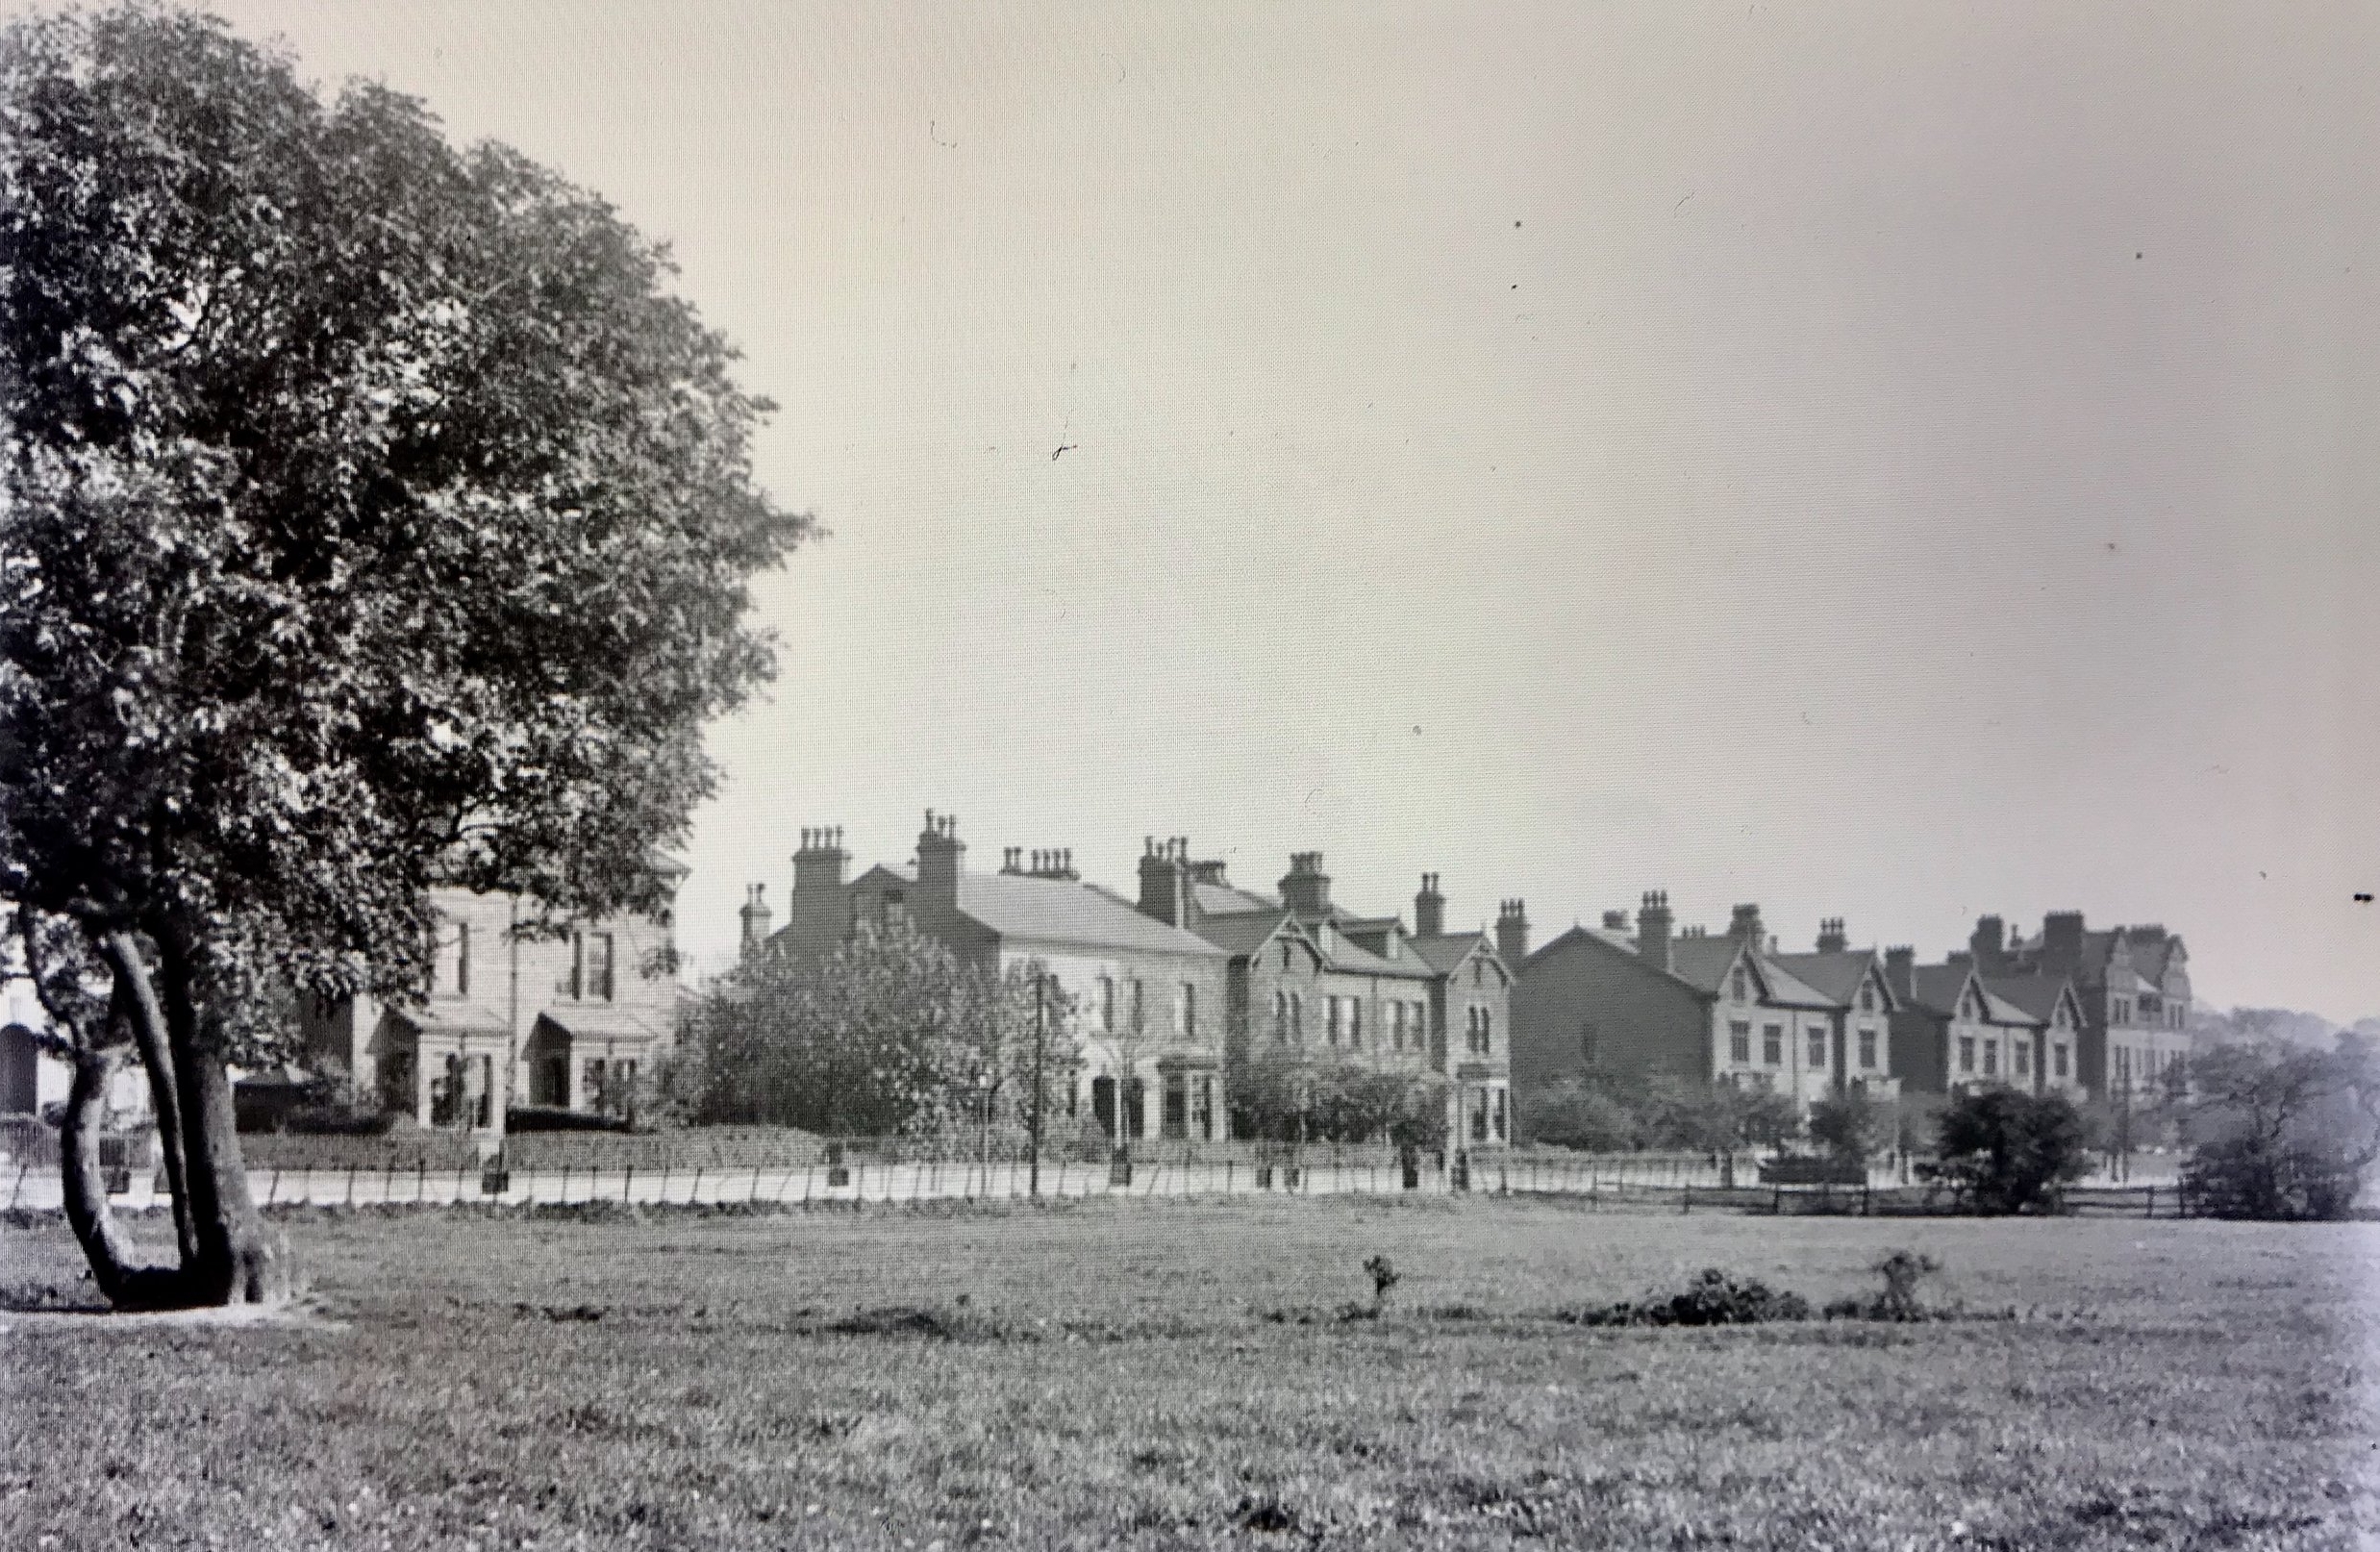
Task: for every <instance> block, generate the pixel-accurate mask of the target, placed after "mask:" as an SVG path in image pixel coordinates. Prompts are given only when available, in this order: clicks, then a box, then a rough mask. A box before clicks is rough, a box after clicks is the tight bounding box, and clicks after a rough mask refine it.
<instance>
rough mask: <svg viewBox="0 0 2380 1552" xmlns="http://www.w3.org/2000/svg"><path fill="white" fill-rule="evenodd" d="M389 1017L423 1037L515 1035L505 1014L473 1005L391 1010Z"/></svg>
mask: <svg viewBox="0 0 2380 1552" xmlns="http://www.w3.org/2000/svg"><path fill="white" fill-rule="evenodd" d="M388 1016H389V1017H390V1018H393V1019H395V1020H396V1021H397V1022H398V1023H400V1024H403V1025H405V1026H406V1027H407V1028H409V1029H412V1030H413V1031H415V1032H416V1033H418V1034H423V1035H502V1036H504V1037H506V1038H507V1039H510V1038H511V1036H512V1033H513V1031H512V1028H511V1026H510V1025H508V1024H506V1023H505V1021H504V1018H503V1016H502V1015H501V1014H493V1013H489V1011H488V1010H487V1009H485V1008H481V1007H477V1006H475V1005H473V1004H470V1003H464V1004H463V1005H462V1006H460V1007H449V1008H438V1007H429V1008H391V1009H389V1010H388Z"/></svg>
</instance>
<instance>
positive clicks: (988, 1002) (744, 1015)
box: [682, 924, 1081, 1140]
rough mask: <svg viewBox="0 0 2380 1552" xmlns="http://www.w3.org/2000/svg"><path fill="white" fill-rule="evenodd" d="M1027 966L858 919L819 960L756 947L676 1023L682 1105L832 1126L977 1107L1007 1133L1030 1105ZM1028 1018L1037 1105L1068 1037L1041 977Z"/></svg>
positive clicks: (925, 1131)
mask: <svg viewBox="0 0 2380 1552" xmlns="http://www.w3.org/2000/svg"><path fill="white" fill-rule="evenodd" d="M1037 968H1038V967H1037V966H1027V965H1012V966H1011V967H1010V968H1009V969H1008V970H1007V971H1006V972H1005V973H999V972H995V971H993V970H990V969H988V968H986V967H984V966H981V965H971V964H964V963H962V962H961V961H960V960H959V959H958V958H957V957H956V956H954V955H953V954H952V953H951V952H950V950H949V949H947V948H945V947H944V946H943V945H942V944H941V943H939V942H938V941H937V940H935V939H931V938H928V937H925V936H924V935H922V934H920V933H918V932H917V931H916V930H915V929H914V927H911V926H908V925H906V924H903V925H899V926H894V927H891V928H887V929H883V930H878V929H875V928H872V927H863V928H862V930H861V931H859V932H858V933H856V934H854V935H853V936H852V937H851V938H850V939H848V940H847V941H845V942H844V943H843V944H842V945H841V946H840V947H839V948H838V949H837V950H836V951H835V952H834V953H833V954H831V955H829V956H827V957H825V958H824V959H815V960H808V959H797V958H795V957H792V956H789V955H783V954H776V953H766V954H761V955H758V956H755V957H754V958H752V959H750V960H747V961H745V962H744V964H742V965H740V966H739V968H738V969H737V970H736V971H735V972H734V973H733V974H731V975H729V976H727V977H726V978H725V979H724V980H722V981H721V982H720V983H719V984H718V985H717V986H715V987H714V988H713V989H712V990H711V991H710V992H709V993H708V994H707V995H706V996H705V997H704V998H703V1000H702V1002H701V1003H700V1004H699V1005H698V1006H697V1008H696V1009H695V1011H694V1013H693V1014H692V1015H691V1018H690V1020H689V1028H688V1031H687V1034H686V1037H685V1039H684V1040H683V1041H682V1044H683V1045H684V1046H685V1047H686V1048H688V1049H689V1051H690V1052H691V1053H693V1055H692V1058H691V1060H692V1061H693V1062H694V1063H696V1064H698V1065H699V1068H700V1070H701V1073H702V1087H701V1095H700V1098H699V1100H698V1101H697V1102H696V1104H695V1107H694V1109H695V1114H696V1115H697V1116H698V1117H699V1118H701V1119H703V1120H711V1121H758V1122H766V1123H770V1124H774V1125H780V1126H798V1127H802V1128H804V1129H805V1130H808V1131H814V1132H818V1133H823V1134H825V1135H828V1136H833V1137H893V1136H903V1137H929V1138H930V1137H948V1136H967V1137H971V1136H972V1135H973V1134H974V1131H975V1129H976V1127H977V1126H978V1125H979V1124H981V1123H983V1122H984V1121H985V1120H987V1119H988V1120H989V1122H990V1125H991V1126H992V1128H993V1129H994V1130H995V1131H997V1132H998V1133H999V1135H1000V1136H1001V1137H1003V1138H1004V1139H1012V1140H1013V1139H1015V1138H1018V1137H1021V1136H1022V1135H1023V1134H1024V1131H1025V1129H1026V1128H1027V1127H1028V1126H1029V1125H1030V1122H1031V1117H1032V1110H1033V1092H1034V1089H1033V1085H1034V1035H1035V1019H1036V1006H1035V989H1034V978H1035V974H1036V971H1037ZM1040 1020H1041V1052H1040V1068H1041V1076H1042V1083H1043V1091H1042V1104H1043V1106H1044V1108H1045V1110H1046V1108H1047V1107H1048V1106H1049V1104H1050V1099H1049V1095H1050V1094H1051V1092H1053V1091H1057V1090H1062V1089H1063V1086H1064V1084H1065V1074H1066V1072H1067V1070H1068V1069H1069V1068H1070V1067H1072V1066H1073V1065H1075V1064H1076V1063H1077V1062H1078V1061H1079V1059H1080V1056H1081V1044H1080V1041H1079V1039H1077V1037H1076V1035H1075V1033H1074V1027H1073V1026H1074V1006H1073V1003H1072V1001H1071V1000H1070V999H1069V998H1068V997H1067V996H1066V994H1065V991H1064V990H1063V989H1061V988H1060V987H1058V986H1057V985H1056V983H1055V982H1054V981H1052V982H1050V983H1048V984H1046V985H1045V986H1044V987H1043V989H1042V991H1041V1003H1040ZM979 1076H980V1078H981V1079H982V1080H983V1081H982V1082H978V1078H979ZM986 1106H989V1115H988V1116H987V1115H986V1114H985V1113H984V1107H986ZM1045 1119H1046V1116H1045ZM1046 1130H1047V1128H1046V1127H1045V1132H1046Z"/></svg>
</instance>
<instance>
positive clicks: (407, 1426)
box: [0, 1199, 2380, 1552]
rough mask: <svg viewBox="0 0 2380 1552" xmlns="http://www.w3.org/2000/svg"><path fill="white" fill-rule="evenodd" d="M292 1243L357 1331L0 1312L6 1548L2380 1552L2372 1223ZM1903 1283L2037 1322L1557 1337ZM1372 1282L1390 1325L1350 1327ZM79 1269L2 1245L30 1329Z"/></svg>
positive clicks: (644, 1236)
mask: <svg viewBox="0 0 2380 1552" xmlns="http://www.w3.org/2000/svg"><path fill="white" fill-rule="evenodd" d="M158 1226H159V1225H158V1224H156V1223H155V1222H154V1221H151V1222H150V1223H148V1224H146V1225H144V1227H145V1228H146V1229H148V1230H149V1231H150V1232H154V1231H155V1229H156V1228H157V1227H158ZM286 1227H287V1229H288V1233H289V1235H290V1238H291V1239H292V1242H293V1243H294V1245H295V1247H296V1249H297V1251H298V1254H299V1255H300V1257H301V1258H302V1260H303V1262H304V1264H305V1265H306V1266H307V1268H308V1269H309V1271H310V1273H311V1275H312V1278H313V1286H314V1295H315V1302H316V1305H317V1307H318V1309H319V1311H320V1318H318V1319H314V1320H312V1321H306V1322H298V1323H292V1324H288V1325H278V1326H262V1327H248V1328H239V1327H228V1326H217V1325H208V1324H199V1323H172V1322H154V1323H142V1322H134V1321H123V1320H91V1319H75V1318H72V1317H60V1316H56V1315H40V1314H10V1315H0V1325H5V1328H6V1329H5V1334H0V1364H5V1379H0V1386H4V1387H5V1390H0V1542H5V1543H6V1544H7V1545H9V1546H12V1547H24V1548H31V1549H37V1552H38V1548H40V1547H43V1546H56V1547H60V1548H71V1547H108V1548H114V1547H121V1546H132V1545H140V1546H199V1545H215V1546H224V1547H249V1546H260V1545H275V1546H293V1545H294V1546H307V1545H323V1546H362V1547H378V1546H394V1547H419V1546H481V1547H497V1546H506V1547H510V1546H521V1545H528V1546H547V1547H564V1546H575V1545H592V1546H614V1545H631V1546H654V1547H781V1546H816V1547H844V1546H853V1547H878V1546H881V1547H906V1548H912V1549H916V1552H924V1549H927V1548H930V1547H933V1546H934V1545H935V1544H936V1543H938V1542H939V1543H940V1545H941V1547H942V1548H944V1549H945V1552H950V1549H955V1548H958V1547H962V1546H968V1545H974V1544H979V1543H982V1544H994V1545H1021V1546H1048V1545H1071V1546H1086V1547H1090V1546H1110V1545H1140V1546H1172V1545H1218V1544H1219V1545H1239V1546H1268V1545H1269V1546H1281V1547H1289V1546H1308V1545H1315V1544H1322V1545H1343V1546H1503V1545H1511V1544H1531V1545H1558V1546H1559V1545H1567V1546H1576V1545H1615V1546H1627V1547H1635V1546H1654V1547H1662V1546H1707V1545H1730V1546H1738V1547H1779V1548H1804V1547H1819V1546H1832V1547H1869V1546H1874V1547H1905V1546H1921V1547H1932V1546H1960V1547H2004V1548H2006V1547H2026V1548H2030V1547H2115V1546H2160V1547H2189V1546H2209V1547H2212V1546H2236V1547H2277V1546H2370V1545H2376V1544H2380V1400H2376V1399H2375V1389H2374V1385H2373V1373H2374V1368H2375V1361H2380V1309H2375V1307H2374V1306H2375V1304H2380V1300H2376V1299H2375V1297H2374V1295H2375V1294H2376V1293H2380V1226H2374V1225H2371V1224H2355V1225H2342V1226H2303V1227H2283V1226H2262V1225H2238V1224H2221V1223H2211V1222H2197V1221H2186V1222H2170V1221H2159V1222H2153V1223H2142V1222H2126V1221H2114V1220H2080V1221H2075V1220H2039V1221H1969V1220H1943V1219H1935V1220H1923V1221H1892V1222H1887V1221H1877V1220H1862V1219H1857V1218H1790V1219H1783V1220H1779V1219H1773V1218H1764V1217H1735V1216H1725V1215H1716V1214H1714V1215H1696V1216H1692V1217H1677V1216H1667V1215H1650V1214H1641V1215H1639V1214H1590V1213H1587V1212H1583V1211H1580V1210H1579V1209H1577V1208H1576V1207H1575V1206H1571V1205H1566V1204H1549V1203H1541V1202H1531V1201H1524V1200H1508V1201H1498V1200H1492V1199H1489V1200H1471V1201H1466V1202H1462V1203H1445V1202H1420V1203H1415V1202H1396V1201H1389V1202H1377V1201H1364V1200H1339V1201H1326V1200H1320V1199H1309V1200H1295V1201H1265V1202H1246V1201H1239V1202H1232V1203H1229V1204H1198V1203H1188V1202H1186V1203H1165V1202H1157V1203H1139V1202H1136V1203H1130V1204H1106V1205H1102V1204H1090V1205H1087V1206H1078V1207H1071V1208H1067V1209H1065V1210H1060V1211H1044V1212H1023V1211H1018V1212H1013V1213H991V1212H976V1213H965V1212H959V1213H936V1212H931V1211H928V1212H925V1213H915V1212H910V1211H884V1210H876V1211H871V1212H869V1213H865V1214H854V1213H848V1212H844V1213H832V1214H830V1213H817V1214H794V1215H790V1216H763V1217H749V1216H745V1217H739V1216H707V1217H696V1216H691V1215H670V1214H656V1215H653V1216H651V1217H650V1218H648V1219H646V1220H644V1221H629V1220H626V1219H622V1220H620V1221H614V1222H572V1221H556V1220H536V1219H525V1218H520V1217H513V1218H491V1217H487V1216H480V1215H468V1214H435V1213H434V1214H418V1215H410V1216H388V1217H379V1216H353V1217H350V1216H334V1215H330V1214H321V1215H313V1216H300V1217H294V1218H291V1219H289V1220H288V1222H287V1224H286ZM1895 1245H1909V1246H1913V1247H1915V1248H1917V1249H1921V1250H1926V1251H1930V1252H1931V1253H1933V1254H1934V1255H1936V1256H1937V1257H1939V1258H1940V1259H1941V1260H1942V1262H1943V1263H1944V1264H1945V1267H1946V1271H1945V1273H1944V1276H1943V1279H1942V1285H1941V1286H1940V1287H1939V1288H1937V1289H1935V1290H1934V1292H1935V1293H1936V1294H1937V1296H1939V1297H1944V1298H1956V1299H1961V1300H1964V1301H1966V1302H1967V1304H1968V1305H1969V1306H1970V1307H1972V1308H1976V1309H1980V1310H1991V1311H1994V1312H2005V1311H2006V1310H2007V1308H2008V1307H2011V1306H2014V1307H2015V1309H2016V1311H2017V1318H2013V1319H2011V1318H1994V1319H1967V1320H1954V1321H1944V1322H1939V1323H1929V1324H1923V1325H1910V1326H1883V1325H1872V1324H1864V1323H1847V1322H1841V1323H1830V1322H1814V1323H1810V1324H1806V1325H1791V1326H1761V1327H1749V1328H1721V1329H1705V1330H1651V1331H1647V1330H1601V1329H1582V1328H1580V1327H1578V1326H1575V1325H1572V1324H1567V1323H1565V1322H1563V1321H1562V1320H1560V1319H1558V1318H1556V1315H1557V1314H1558V1313H1559V1312H1562V1311H1565V1310H1574V1309H1578V1308H1581V1307H1584V1306H1588V1305H1592V1304H1596V1303H1601V1302H1606V1301H1609V1300H1612V1299H1616V1298H1622V1297H1628V1296H1632V1295H1636V1294H1639V1293H1643V1292H1646V1291H1649V1290H1653V1289H1664V1288H1667V1287H1670V1286H1673V1285H1675V1284H1676V1283H1678V1282H1679V1281H1680V1280H1681V1279H1683V1278H1684V1277H1685V1276H1686V1275H1687V1274H1689V1273H1691V1272H1692V1271H1693V1270H1695V1269H1697V1268H1699V1267H1702V1266H1705V1265H1718V1266H1724V1267H1727V1268H1729V1269H1731V1270H1733V1271H1736V1272H1738V1273H1741V1274H1745V1275H1750V1276H1754V1277H1759V1278H1762V1279H1764V1280H1766V1281H1767V1282H1770V1283H1772V1284H1775V1285H1780V1286H1783V1287H1786V1288H1790V1289H1794V1290H1795V1291H1798V1292H1801V1293H1804V1294H1807V1295H1809V1296H1811V1297H1812V1298H1813V1299H1816V1300H1823V1299H1825V1298H1829V1297H1833V1296H1837V1295H1841V1294H1844V1293H1851V1292H1859V1291H1865V1290H1866V1289H1869V1288H1870V1287H1871V1286H1872V1284H1873V1279H1872V1278H1871V1277H1870V1276H1869V1275H1868V1273H1867V1270H1866V1268H1867V1267H1868V1265H1869V1264H1871V1263H1873V1262H1874V1261H1875V1260H1876V1259H1877V1258H1878V1257H1879V1256H1880V1255H1881V1254H1882V1253H1883V1252H1884V1251H1886V1250H1887V1249H1889V1248H1891V1247H1892V1246H1895ZM1375 1254H1381V1255H1386V1256H1388V1257H1389V1258H1390V1260H1391V1261H1392V1262H1393V1263H1394V1264H1395V1265H1396V1267H1397V1268H1398V1270H1399V1271H1400V1272H1401V1274H1402V1280H1401V1281H1400V1282H1399V1284H1398V1285H1397V1287H1396V1288H1395V1289H1393V1291H1392V1292H1391V1293H1390V1296H1389V1300H1388V1304H1387V1309H1386V1313H1385V1314H1382V1315H1381V1316H1380V1317H1379V1318H1377V1319H1362V1318H1359V1319H1342V1318H1340V1316H1339V1314H1337V1312H1338V1310H1339V1308H1340V1306H1341V1305H1344V1304H1346V1303H1348V1302H1350V1301H1368V1298H1369V1294H1370V1285H1369V1280H1368V1279H1367V1278H1366V1277H1365V1274H1364V1272H1363V1270H1362V1268H1361V1264H1362V1263H1363V1261H1364V1260H1365V1258H1366V1257H1368V1256H1371V1255H1375ZM76 1264H77V1263H76V1262H75V1259H74V1256H73V1247H72V1244H71V1242H70V1241H69V1240H68V1239H66V1237H65V1235H64V1233H63V1230H62V1229H58V1228H55V1227H43V1228H35V1229H0V1283H5V1284H7V1285H9V1286H10V1287H11V1288H13V1289H15V1290H17V1292H18V1294H19V1295H20V1297H21V1296H22V1294H23V1293H24V1292H26V1291H28V1290H37V1289H41V1288H43V1287H44V1286H57V1287H64V1286H69V1285H71V1283H72V1279H73V1277H74V1270H75V1267H76ZM50 1538H54V1539H50Z"/></svg>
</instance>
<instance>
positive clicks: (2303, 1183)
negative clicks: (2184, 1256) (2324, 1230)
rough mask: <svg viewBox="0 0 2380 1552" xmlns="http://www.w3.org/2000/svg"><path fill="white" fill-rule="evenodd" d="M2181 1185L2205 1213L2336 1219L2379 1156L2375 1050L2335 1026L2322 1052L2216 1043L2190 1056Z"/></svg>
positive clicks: (2379, 1073) (2379, 1070) (2379, 1078)
mask: <svg viewBox="0 0 2380 1552" xmlns="http://www.w3.org/2000/svg"><path fill="white" fill-rule="evenodd" d="M2190 1083H2191V1092H2192V1102H2191V1106H2190V1109H2189V1113H2188V1115H2187V1117H2186V1120H2185V1123H2184V1124H2185V1127H2186V1129H2187V1132H2188V1135H2189V1137H2190V1140H2191V1143H2192V1151H2191V1155H2190V1157H2189V1159H2188V1160H2187V1161H2185V1162H2184V1164H2183V1167H2182V1185H2183V1189H2184V1190H2186V1191H2187V1192H2188V1193H2189V1194H2190V1196H2191V1198H2192V1205H2193V1206H2194V1207H2195V1208H2196V1210H2197V1211H2199V1212H2201V1213H2205V1214H2209V1215H2211V1216H2215V1217H2242V1218H2342V1217H2344V1216H2346V1215H2347V1214H2348V1212H2349V1211H2350V1210H2351V1209H2352V1208H2353V1206H2354V1204H2355V1198H2356V1194H2357V1192H2358V1191H2359V1190H2360V1189H2362V1187H2363V1182H2364V1177H2365V1175H2366V1173H2367V1171H2368V1170H2369V1169H2370V1168H2371V1165H2372V1164H2373V1163H2374V1161H2375V1160H2380V1059H2376V1058H2375V1055H2374V1051H2373V1047H2372V1043H2371V1042H2370V1041H2369V1040H2367V1039H2364V1038H2363V1037H2361V1036H2359V1035H2355V1034H2342V1035H2341V1036H2340V1037H2339V1038H2338V1041H2337V1044H2336V1045H2335V1046H2334V1047H2333V1048H2332V1049H2331V1050H2328V1051H2322V1050H2313V1049H2308V1048H2306V1047H2304V1046H2300V1045H2288V1044H2277V1043H2264V1042H2259V1043H2254V1044H2237V1045H2219V1046H2217V1047H2215V1048H2214V1049H2212V1050H2209V1051H2206V1052H2204V1053H2202V1054H2200V1055H2199V1056H2197V1057H2195V1058H2194V1059H2192V1062H2191V1064H2190Z"/></svg>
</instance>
